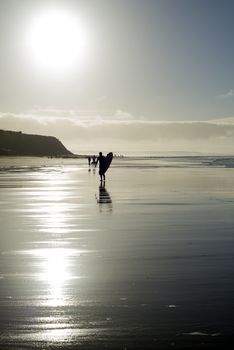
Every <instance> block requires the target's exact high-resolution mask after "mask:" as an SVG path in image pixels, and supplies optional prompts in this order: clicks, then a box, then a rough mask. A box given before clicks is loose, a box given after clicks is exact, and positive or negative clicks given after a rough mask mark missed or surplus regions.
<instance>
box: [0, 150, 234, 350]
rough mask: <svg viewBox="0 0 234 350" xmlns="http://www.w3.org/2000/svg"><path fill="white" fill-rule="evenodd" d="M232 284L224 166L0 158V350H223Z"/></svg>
mask: <svg viewBox="0 0 234 350" xmlns="http://www.w3.org/2000/svg"><path fill="white" fill-rule="evenodd" d="M233 276H234V157H233V156H214V155H212V156H178V157H176V156H168V157H165V156H147V157H146V156H131V157H115V158H114V159H113V162H112V164H111V167H110V168H109V169H108V171H107V173H106V181H105V183H100V179H99V175H98V168H95V167H94V166H93V165H92V164H91V166H89V165H88V161H87V159H86V158H77V159H59V158H39V157H38V158H34V157H31V158H30V157H1V158H0V349H1V350H10V349H12V350H24V349H25V350H26V349H27V350H28V349H44V350H52V349H53V350H55V349H56V350H57V349H60V350H61V349H68V350H73V349H82V350H83V349H85V350H86V349H87V350H91V349H95V350H96V349H116V350H117V349H118V350H120V349H122V350H128V349H132V350H133V349H134V350H135V349H136V350H137V349H142V350H144V349H222V348H230V349H231V348H232V346H233V343H234V312H233V310H234V279H233ZM227 346H228V347H227Z"/></svg>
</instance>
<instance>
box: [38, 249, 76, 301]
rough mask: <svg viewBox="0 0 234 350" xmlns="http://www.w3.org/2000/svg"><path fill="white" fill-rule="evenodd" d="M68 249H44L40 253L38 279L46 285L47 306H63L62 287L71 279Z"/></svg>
mask: <svg viewBox="0 0 234 350" xmlns="http://www.w3.org/2000/svg"><path fill="white" fill-rule="evenodd" d="M70 255H71V252H70V249H60V248H59V249H45V250H42V252H41V257H42V258H43V261H42V263H41V268H42V273H41V275H40V279H41V280H43V281H46V282H47V283H48V294H49V295H48V302H47V305H49V306H59V305H63V304H64V285H65V283H66V282H67V280H69V279H71V277H72V276H71V274H70V270H69V260H70Z"/></svg>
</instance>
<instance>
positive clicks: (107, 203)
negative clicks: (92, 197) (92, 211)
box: [97, 183, 113, 212]
mask: <svg viewBox="0 0 234 350" xmlns="http://www.w3.org/2000/svg"><path fill="white" fill-rule="evenodd" d="M97 203H99V208H100V212H102V211H103V210H106V211H108V212H111V211H112V209H113V205H112V199H111V196H110V193H109V192H108V191H107V189H106V187H105V183H101V185H100V186H99V194H98V197H97Z"/></svg>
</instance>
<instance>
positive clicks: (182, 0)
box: [0, 0, 234, 152]
mask: <svg viewBox="0 0 234 350" xmlns="http://www.w3.org/2000/svg"><path fill="white" fill-rule="evenodd" d="M51 8H53V9H58V10H59V11H60V12H64V13H70V14H71V15H72V17H71V21H77V22H80V23H82V30H83V32H84V36H83V38H82V40H83V41H84V48H83V49H81V51H80V52H79V53H78V56H79V55H80V56H81V57H77V60H76V62H75V64H74V62H73V63H72V65H71V67H70V69H69V70H64V69H63V68H64V67H62V66H61V69H60V63H63V62H62V61H61V60H60V59H58V60H57V59H55V60H54V61H55V62H54V66H56V65H57V66H56V67H57V70H53V68H54V67H53V61H52V64H51V62H50V64H51V66H48V67H46V63H43V62H42V59H43V60H44V61H45V62H47V61H49V60H50V61H51V57H49V56H46V54H47V53H46V50H45V47H43V46H40V45H42V44H41V43H38V44H37V40H38V37H36V35H35V33H34V32H35V29H34V27H35V25H34V27H33V23H34V24H35V22H36V21H37V19H38V18H39V19H40V18H41V16H42V14H43V13H44V14H46V13H50V11H51ZM233 13H234V1H232V0H196V1H194V0H144V1H143V0H142V1H140V0H83V1H78V0H77V1H75V0H74V1H69V0H66V1H65V0H64V1H49V0H47V1H42V0H40V1H39V0H38V1H36V0H20V1H19V0H1V1H0V52H1V58H0V76H1V86H0V89H1V91H0V128H1V127H2V128H11V129H16V130H17V129H18V128H20V129H21V130H22V131H26V132H33V131H34V130H35V132H36V131H37V130H40V131H41V133H44V134H51V133H52V134H55V136H58V137H60V138H62V140H63V141H65V142H66V143H69V142H70V145H72V148H73V150H78V149H79V147H81V145H80V144H79V142H80V139H79V138H82V137H83V135H84V131H85V132H86V133H87V134H89V131H91V130H92V131H91V132H90V134H91V135H93V136H92V137H93V139H92V140H93V147H96V145H97V146H98V147H101V146H102V144H101V142H102V140H101V138H102V136H103V137H106V135H107V134H108V133H109V132H110V130H111V131H112V132H113V131H114V129H116V134H115V133H114V135H113V139H114V138H116V139H118V142H117V146H116V147H117V148H118V147H119V144H120V143H121V142H122V141H123V142H122V143H123V144H124V145H125V144H126V142H127V141H131V139H134V140H135V139H137V137H138V138H139V140H141V141H142V142H143V143H144V142H145V140H147V142H148V141H149V139H150V142H148V146H147V147H148V148H149V149H150V147H152V150H154V148H155V149H157V148H158V147H159V148H160V147H161V148H162V149H163V147H164V146H163V143H162V145H161V146H159V144H158V140H159V139H164V141H165V139H167V140H169V141H170V142H168V141H167V147H166V148H167V149H169V148H172V149H173V142H174V141H173V140H175V141H176V142H177V144H178V139H179V140H181V139H186V140H188V141H189V140H191V135H190V134H189V135H190V136H189V135H187V133H186V131H185V130H184V129H183V128H178V125H180V126H181V125H186V130H187V128H191V130H193V131H194V133H193V136H194V137H193V138H192V139H196V141H197V144H196V146H194V147H193V148H191V150H192V149H193V150H199V151H200V148H204V147H208V146H207V142H208V139H209V137H211V138H212V142H213V141H214V138H218V139H217V140H218V142H219V144H218V145H219V147H221V148H223V151H229V152H230V151H231V150H232V149H233V148H232V147H233V144H234V142H233V132H232V126H230V129H229V130H227V129H228V128H227V126H225V127H223V126H221V127H220V128H219V124H218V126H217V123H216V124H215V125H216V126H217V127H218V128H219V132H218V136H217V133H215V135H214V132H213V129H212V130H211V129H210V133H211V136H209V137H207V135H205V136H204V135H203V134H202V133H201V128H200V124H199V123H195V124H194V123H190V122H199V121H200V122H204V121H211V120H214V119H223V118H229V117H232V116H233V115H234V113H233V109H234V76H233V75H234V73H233V72H234V46H233V34H234V21H233ZM51 26H52V27H53V20H52V21H51ZM54 27H55V26H54ZM64 27H66V23H65V25H64V23H62V28H64ZM62 28H59V30H61V33H60V36H63V29H62ZM33 31H34V32H33ZM45 31H47V32H48V36H49V35H50V34H51V33H50V31H51V29H50V27H49V29H47V27H45ZM31 32H33V34H32V36H31V38H32V39H31V40H34V44H35V45H34V51H35V52H36V53H35V52H33V53H32V52H30V50H31V49H30V48H29V47H28V41H27V40H29V39H28V38H29V37H30V35H31ZM33 35H34V37H33ZM43 35H44V37H43ZM43 35H42V36H41V37H40V40H42V41H43V42H44V43H47V35H45V34H43ZM47 44H48V43H47ZM86 44H87V45H86ZM61 45H64V42H63V39H61ZM35 47H36V49H35ZM67 47H68V46H64V50H63V51H64V52H65V51H66V49H67ZM69 49H70V48H69V47H68V50H69ZM31 51H32V50H31ZM44 51H45V52H44ZM38 52H39V53H38ZM33 54H34V57H33ZM68 54H69V51H68ZM35 55H38V56H40V55H41V56H42V57H41V56H40V57H37V58H38V60H37V61H38V62H35V61H36V60H35ZM58 56H60V55H58ZM65 58H66V57H65ZM80 58H82V59H80ZM53 59H54V57H53ZM62 59H63V55H62ZM40 60H41V62H40ZM46 60H47V61H46ZM42 63H43V64H42ZM139 121H140V124H139ZM152 121H157V122H160V123H159V124H157V123H156V124H154V123H153V124H152V123H151V122H152ZM179 121H180V122H182V121H183V123H179V124H178V125H177V124H176V122H179ZM165 122H167V123H166V125H167V127H165V125H164V123H165ZM231 122H233V120H231ZM126 123H127V124H126ZM211 124H212V123H208V124H207V125H208V126H210V125H211ZM116 125H118V126H120V128H121V127H122V129H121V130H118V129H117V128H116ZM126 125H127V126H126ZM139 125H140V130H141V131H142V132H141V131H139V132H138V134H137V135H138V136H136V134H135V131H136V130H135V129H136V127H139ZM142 125H144V128H143V127H142ZM159 125H160V127H159ZM175 125H176V127H175ZM194 125H199V127H198V128H196V127H194ZM102 126H103V129H102ZM212 127H213V124H212ZM74 128H75V130H76V132H77V133H76V135H77V138H78V139H79V142H78V143H77V147H76V143H75V139H76V137H75V135H74ZM84 128H85V129H84ZM96 128H97V133H96ZM113 128H114V129H113ZM134 128H135V129H134ZM160 128H164V129H163V130H162V129H160ZM71 129H73V130H72V131H71V134H69V130H71ZM81 129H82V132H81ZM153 129H155V132H156V131H157V132H156V134H155V139H154V137H153V136H152V135H151V133H152V130H153ZM169 129H170V132H169V131H165V130H169ZM178 129H179V130H178ZM123 130H125V131H126V132H123ZM150 130H151V133H150V134H149V135H150V136H149V138H148V137H147V135H148V133H149V132H150ZM230 130H231V131H230ZM160 132H162V133H161V134H160ZM98 133H99V134H98ZM118 133H119V134H118ZM124 135H125V136H124ZM97 136H98V137H99V139H98V140H95V137H97ZM85 137H86V136H85ZM109 138H110V137H109ZM110 139H111V138H110ZM151 139H152V140H151ZM201 139H202V140H203V141H204V142H205V143H204V145H203V143H202V142H200V141H199V140H201ZM217 140H216V141H217ZM135 141H136V140H135ZM135 141H134V142H135ZM151 141H152V142H154V141H155V142H156V143H155V145H154V146H153V145H152V143H151ZM90 142H91V141H90ZM198 144H199V145H200V147H198ZM108 145H109V144H108V143H107V146H106V147H107V148H108V147H109V146H108ZM110 145H111V141H110ZM183 145H184V146H186V147H187V148H189V146H188V145H187V144H186V145H185V144H183V143H181V146H179V149H181V148H182V146H183ZM194 145H195V143H194ZM68 146H69V144H68ZM211 146H212V144H210V148H211V149H212V147H211ZM134 147H135V146H133V148H134ZM144 147H146V144H145V146H144V144H142V145H141V148H144ZM147 147H146V148H147ZM81 148H85V146H84V145H83V146H82V147H81ZM87 148H88V149H91V148H92V147H87ZM208 148H209V147H208ZM208 148H207V149H208ZM221 148H220V149H221ZM214 151H217V150H216V149H215V147H214Z"/></svg>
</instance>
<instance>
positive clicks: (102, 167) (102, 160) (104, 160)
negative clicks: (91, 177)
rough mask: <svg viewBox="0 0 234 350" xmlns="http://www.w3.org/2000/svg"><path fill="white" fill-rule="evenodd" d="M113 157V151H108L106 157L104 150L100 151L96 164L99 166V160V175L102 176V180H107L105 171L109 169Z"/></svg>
mask: <svg viewBox="0 0 234 350" xmlns="http://www.w3.org/2000/svg"><path fill="white" fill-rule="evenodd" d="M112 158H113V153H108V154H107V156H106V157H104V156H103V155H102V152H99V157H97V161H96V164H95V167H96V166H97V164H98V162H99V175H100V178H101V182H102V181H103V180H104V181H105V179H106V178H105V172H106V171H107V169H108V168H109V166H110V163H111V161H112Z"/></svg>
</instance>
